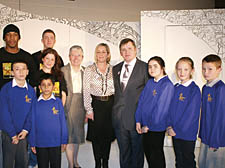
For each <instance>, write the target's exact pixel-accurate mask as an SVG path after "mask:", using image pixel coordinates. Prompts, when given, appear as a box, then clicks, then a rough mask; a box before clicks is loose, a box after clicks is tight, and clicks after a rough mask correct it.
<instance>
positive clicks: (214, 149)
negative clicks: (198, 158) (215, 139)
mask: <svg viewBox="0 0 225 168" xmlns="http://www.w3.org/2000/svg"><path fill="white" fill-rule="evenodd" d="M209 150H211V151H213V152H216V151H217V149H216V148H212V147H210V148H209Z"/></svg>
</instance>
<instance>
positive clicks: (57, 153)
mask: <svg viewBox="0 0 225 168" xmlns="http://www.w3.org/2000/svg"><path fill="white" fill-rule="evenodd" d="M36 152H37V162H38V168H49V164H50V168H61V146H58V147H49V148H38V147H36Z"/></svg>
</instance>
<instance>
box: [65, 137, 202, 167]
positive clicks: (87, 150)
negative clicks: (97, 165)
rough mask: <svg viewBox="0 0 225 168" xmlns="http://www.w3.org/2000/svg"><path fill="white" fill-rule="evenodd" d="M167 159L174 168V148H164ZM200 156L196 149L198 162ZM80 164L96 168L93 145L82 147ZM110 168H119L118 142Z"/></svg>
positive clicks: (112, 149)
mask: <svg viewBox="0 0 225 168" xmlns="http://www.w3.org/2000/svg"><path fill="white" fill-rule="evenodd" d="M164 152H165V157H166V165H167V166H166V167H167V168H174V167H175V166H174V165H175V163H174V152H173V148H172V147H165V148H164ZM198 154H199V148H196V150H195V155H196V160H197V157H198ZM78 161H79V164H80V166H81V167H82V168H94V157H93V153H92V146H91V143H89V142H86V143H85V144H83V145H81V146H80V151H79V156H78ZM109 167H110V168H119V149H118V145H117V142H116V141H115V142H113V143H112V146H111V153H110V160H109ZM147 167H148V166H147V162H146V161H145V165H144V168H147ZM62 168H67V160H66V156H65V153H63V159H62Z"/></svg>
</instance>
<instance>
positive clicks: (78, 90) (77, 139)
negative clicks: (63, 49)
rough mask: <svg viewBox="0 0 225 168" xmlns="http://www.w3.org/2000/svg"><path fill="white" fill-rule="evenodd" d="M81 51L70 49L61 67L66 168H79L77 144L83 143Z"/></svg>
mask: <svg viewBox="0 0 225 168" xmlns="http://www.w3.org/2000/svg"><path fill="white" fill-rule="evenodd" d="M83 57H84V56H83V49H82V47H81V46H78V45H74V46H72V47H71V48H70V51H69V59H70V63H68V64H67V65H66V66H64V67H62V68H61V70H62V72H63V73H64V78H65V80H66V86H67V91H68V95H67V98H66V104H65V113H66V118H67V124H68V132H69V141H68V144H67V146H66V156H67V160H68V168H79V167H80V165H79V163H78V161H77V157H78V151H79V144H81V143H84V121H85V110H84V102H83V82H82V81H83V73H84V72H83V71H84V67H82V66H81V63H82V61H83Z"/></svg>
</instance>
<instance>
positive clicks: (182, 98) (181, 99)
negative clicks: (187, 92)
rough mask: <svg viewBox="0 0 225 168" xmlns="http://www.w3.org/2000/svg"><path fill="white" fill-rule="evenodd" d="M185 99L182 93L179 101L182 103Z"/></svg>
mask: <svg viewBox="0 0 225 168" xmlns="http://www.w3.org/2000/svg"><path fill="white" fill-rule="evenodd" d="M184 99H185V97H184V96H183V93H180V95H179V100H180V101H184Z"/></svg>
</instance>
